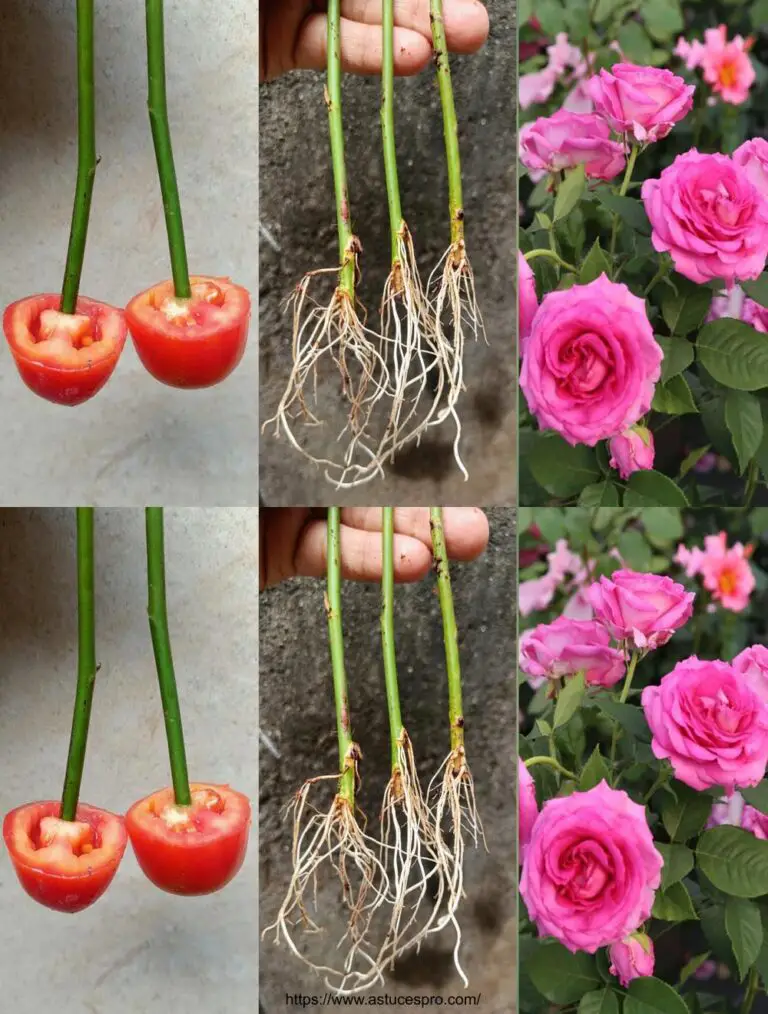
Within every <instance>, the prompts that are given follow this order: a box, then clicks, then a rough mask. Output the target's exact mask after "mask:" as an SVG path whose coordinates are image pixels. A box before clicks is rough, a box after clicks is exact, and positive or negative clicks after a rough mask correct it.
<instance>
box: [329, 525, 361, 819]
mask: <svg viewBox="0 0 768 1014" xmlns="http://www.w3.org/2000/svg"><path fill="white" fill-rule="evenodd" d="M326 612H327V614H328V643H329V646H330V650H331V669H332V671H333V694H334V701H335V705H336V732H337V735H338V740H339V772H340V777H339V796H341V797H342V798H343V799H344V800H345V801H346V802H347V803H349V804H350V806H352V807H353V809H354V802H355V773H356V752H357V748H356V746H355V743H354V740H353V739H352V722H351V718H350V714H349V695H348V689H347V673H346V669H345V667H344V629H343V625H342V620H341V508H340V507H329V508H328V579H327V591H326Z"/></svg>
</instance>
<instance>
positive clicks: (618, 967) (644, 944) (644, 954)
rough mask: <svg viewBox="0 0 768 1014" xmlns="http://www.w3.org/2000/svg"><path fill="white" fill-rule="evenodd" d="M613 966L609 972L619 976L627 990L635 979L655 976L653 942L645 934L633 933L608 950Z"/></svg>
mask: <svg viewBox="0 0 768 1014" xmlns="http://www.w3.org/2000/svg"><path fill="white" fill-rule="evenodd" d="M608 957H609V958H610V961H611V965H610V968H609V969H608V971H609V972H610V973H611V975H616V976H618V979H619V982H620V983H621V985H622V986H623V987H624V988H625V989H626V988H627V986H628V985H629V984H630V982H631V981H632V980H633V979H639V978H641V977H642V976H645V975H653V966H654V953H653V940H651V938H650V937H649V936H647V935H646V934H645V933H633V934H632V936H629V937H626V938H625V939H624V940H621V941H619V943H616V944H611V946H610V948H609V949H608Z"/></svg>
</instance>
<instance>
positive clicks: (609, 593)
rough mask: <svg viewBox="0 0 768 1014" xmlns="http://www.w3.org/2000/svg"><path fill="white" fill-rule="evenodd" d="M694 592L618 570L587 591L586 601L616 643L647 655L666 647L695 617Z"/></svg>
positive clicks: (663, 580)
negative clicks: (650, 650)
mask: <svg viewBox="0 0 768 1014" xmlns="http://www.w3.org/2000/svg"><path fill="white" fill-rule="evenodd" d="M695 597H696V596H695V595H694V593H693V592H687V591H686V590H685V588H683V586H682V585H681V584H678V583H677V582H676V581H673V580H672V579H671V578H669V577H663V576H662V575H660V574H639V573H637V572H636V571H634V570H616V571H614V572H613V574H611V576H610V577H601V578H600V580H599V581H597V582H596V583H595V584H592V585H590V586H589V588H587V598H588V599H589V601H590V603H591V604H592V608H593V609H594V611H595V618H596V619H597V620H599V621H600V623H602V624H603V625H604V626H605V627H606V629H607V630H608V631H609V632H610V634H611V635H612V636H613V637H614V639H615V640H617V641H622V642H626V643H627V644H630V645H633V646H634V647H635V648H639V649H641V650H643V651H647V650H649V649H651V648H658V647H660V646H661V645H662V644H666V643H667V641H668V640H669V639H670V638H671V637H672V635H673V634H674V633H675V631H677V630H679V629H680V627H682V626H684V625H685V624H686V623H687V622H688V620H690V618H691V615H692V614H693V600H694V599H695Z"/></svg>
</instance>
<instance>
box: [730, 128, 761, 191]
mask: <svg viewBox="0 0 768 1014" xmlns="http://www.w3.org/2000/svg"><path fill="white" fill-rule="evenodd" d="M733 161H734V162H735V163H736V165H740V166H741V168H742V169H743V170H744V172H745V173H746V174H747V176H749V178H750V180H751V181H752V185H753V186H755V187H757V189H758V190H759V191H760V193H761V194H762V195H763V197H765V198H768V141H766V139H765V138H764V137H753V138H752V140H751V141H745V142H744V144H742V145H739V147H738V148H737V149H736V151H735V152H734V153H733Z"/></svg>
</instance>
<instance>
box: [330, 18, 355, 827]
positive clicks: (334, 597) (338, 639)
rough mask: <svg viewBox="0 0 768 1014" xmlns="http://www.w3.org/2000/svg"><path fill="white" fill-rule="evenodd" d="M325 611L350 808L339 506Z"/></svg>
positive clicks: (334, 510)
mask: <svg viewBox="0 0 768 1014" xmlns="http://www.w3.org/2000/svg"><path fill="white" fill-rule="evenodd" d="M329 6H330V5H329ZM325 609H326V613H327V615H328V644H329V646H330V651H331V670H332V672H333V695H334V701H335V705H336V733H337V736H338V740H339V772H340V775H339V795H340V796H341V797H342V799H344V800H345V801H346V802H347V803H348V804H349V805H350V806H351V807H354V804H355V772H356V765H355V759H356V749H355V743H354V740H353V739H352V722H351V718H350V714H349V693H348V689H347V673H346V669H345V667H344V628H343V625H342V619H341V508H340V507H329V508H328V578H327V587H326V603H325Z"/></svg>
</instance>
